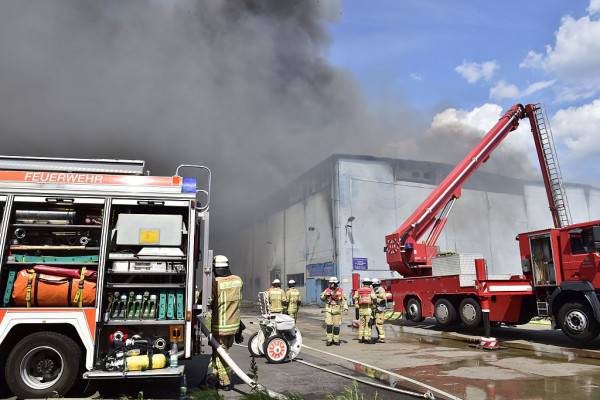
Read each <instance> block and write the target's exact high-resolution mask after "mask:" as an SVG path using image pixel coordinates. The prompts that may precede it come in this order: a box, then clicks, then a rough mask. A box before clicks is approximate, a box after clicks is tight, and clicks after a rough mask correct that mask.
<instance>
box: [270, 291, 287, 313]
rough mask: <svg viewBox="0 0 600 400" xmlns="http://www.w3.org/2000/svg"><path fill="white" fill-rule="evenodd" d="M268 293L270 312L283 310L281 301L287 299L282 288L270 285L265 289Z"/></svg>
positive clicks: (283, 301)
mask: <svg viewBox="0 0 600 400" xmlns="http://www.w3.org/2000/svg"><path fill="white" fill-rule="evenodd" d="M267 293H268V294H269V310H270V311H271V312H272V313H280V312H283V303H285V302H286V301H287V297H286V295H285V292H284V291H283V289H282V288H278V287H270V288H269V289H268V290H267Z"/></svg>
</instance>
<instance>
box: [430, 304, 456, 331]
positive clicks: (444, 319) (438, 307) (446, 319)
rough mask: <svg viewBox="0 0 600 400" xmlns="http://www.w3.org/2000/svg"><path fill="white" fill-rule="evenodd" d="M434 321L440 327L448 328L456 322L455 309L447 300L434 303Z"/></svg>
mask: <svg viewBox="0 0 600 400" xmlns="http://www.w3.org/2000/svg"><path fill="white" fill-rule="evenodd" d="M433 314H434V315H435V319H436V321H437V322H438V324H440V325H441V326H450V325H452V324H454V323H456V321H457V320H458V315H457V312H456V307H454V304H452V302H451V301H450V300H448V299H444V298H442V299H438V301H436V302H435V308H434V311H433Z"/></svg>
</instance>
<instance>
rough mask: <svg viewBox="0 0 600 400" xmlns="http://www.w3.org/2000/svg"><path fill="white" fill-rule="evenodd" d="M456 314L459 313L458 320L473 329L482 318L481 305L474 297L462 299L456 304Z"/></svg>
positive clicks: (477, 326) (479, 324)
mask: <svg viewBox="0 0 600 400" xmlns="http://www.w3.org/2000/svg"><path fill="white" fill-rule="evenodd" d="M458 314H459V315H460V320H461V321H462V323H463V324H464V325H465V326H466V327H467V328H469V329H475V328H479V327H480V326H481V321H482V319H483V316H482V314H481V305H480V304H479V302H478V301H477V300H476V299H474V298H472V297H467V298H465V299H463V301H461V302H460V305H459V306H458Z"/></svg>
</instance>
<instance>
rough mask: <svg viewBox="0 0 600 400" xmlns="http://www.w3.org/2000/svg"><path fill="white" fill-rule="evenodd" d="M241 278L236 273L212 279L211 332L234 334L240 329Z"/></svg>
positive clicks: (224, 334) (223, 334) (222, 334)
mask: <svg viewBox="0 0 600 400" xmlns="http://www.w3.org/2000/svg"><path fill="white" fill-rule="evenodd" d="M242 287H243V283H242V279H241V278H240V277H239V276H236V275H229V276H224V277H216V278H215V279H214V280H213V289H212V291H213V304H212V320H211V330H212V333H213V334H217V335H221V336H227V335H235V334H236V333H237V331H238V330H239V329H240V303H241V301H242Z"/></svg>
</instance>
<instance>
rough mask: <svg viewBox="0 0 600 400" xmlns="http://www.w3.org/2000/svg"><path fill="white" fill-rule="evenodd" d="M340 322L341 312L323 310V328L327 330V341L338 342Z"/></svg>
mask: <svg viewBox="0 0 600 400" xmlns="http://www.w3.org/2000/svg"><path fill="white" fill-rule="evenodd" d="M341 324H342V314H340V313H339V312H333V313H332V312H331V311H329V310H326V311H325V328H326V331H327V342H328V343H332V342H333V343H339V342H340V325H341Z"/></svg>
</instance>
